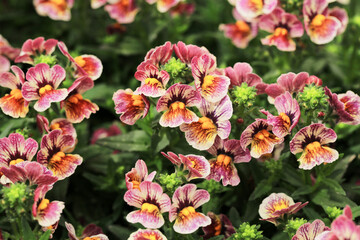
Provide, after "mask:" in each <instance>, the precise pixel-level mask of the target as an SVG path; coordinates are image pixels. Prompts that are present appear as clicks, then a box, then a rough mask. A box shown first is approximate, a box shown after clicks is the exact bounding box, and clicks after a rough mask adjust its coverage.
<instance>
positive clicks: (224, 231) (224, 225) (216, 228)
mask: <svg viewBox="0 0 360 240" xmlns="http://www.w3.org/2000/svg"><path fill="white" fill-rule="evenodd" d="M207 216H208V217H210V219H211V224H210V225H208V226H206V227H203V228H202V229H203V231H204V233H205V234H204V235H203V236H202V237H203V238H204V239H209V238H212V237H215V236H219V235H224V239H226V238H228V237H230V236H231V235H233V234H234V233H235V229H234V226H233V225H232V223H231V222H230V220H229V218H228V217H227V216H226V215H224V214H219V215H216V214H215V213H213V212H208V213H207Z"/></svg>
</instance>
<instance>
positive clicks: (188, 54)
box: [173, 41, 216, 65]
mask: <svg viewBox="0 0 360 240" xmlns="http://www.w3.org/2000/svg"><path fill="white" fill-rule="evenodd" d="M173 48H174V52H175V54H176V56H177V57H178V58H179V59H180V60H181V61H182V62H183V63H186V64H187V65H190V64H191V61H192V59H193V58H194V57H200V56H202V55H204V54H207V55H209V56H211V58H212V59H214V61H216V57H215V56H214V55H212V54H211V53H210V52H209V50H207V49H206V48H205V47H199V46H196V45H192V44H188V45H186V44H185V43H183V42H181V41H179V42H178V43H177V44H174V46H173Z"/></svg>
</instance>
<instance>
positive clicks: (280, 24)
mask: <svg viewBox="0 0 360 240" xmlns="http://www.w3.org/2000/svg"><path fill="white" fill-rule="evenodd" d="M259 27H260V29H262V30H265V31H267V32H270V33H272V34H271V35H269V36H267V37H266V38H263V39H261V43H262V44H264V45H269V46H272V45H275V46H276V47H277V48H278V49H279V50H281V51H295V49H296V44H295V42H294V40H293V39H292V38H299V37H301V36H302V35H303V34H304V28H303V26H302V23H301V22H300V21H299V20H298V19H297V17H296V15H294V14H290V13H286V12H285V11H284V10H283V9H281V8H276V9H275V10H274V11H273V12H272V13H270V14H268V15H264V16H262V17H261V18H260V20H259Z"/></svg>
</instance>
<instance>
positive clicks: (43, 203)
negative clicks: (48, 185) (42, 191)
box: [38, 198, 50, 211]
mask: <svg viewBox="0 0 360 240" xmlns="http://www.w3.org/2000/svg"><path fill="white" fill-rule="evenodd" d="M49 203H50V201H49V199H46V198H44V199H43V200H41V202H40V204H39V206H38V211H43V210H45V209H46V208H47V207H48V205H49Z"/></svg>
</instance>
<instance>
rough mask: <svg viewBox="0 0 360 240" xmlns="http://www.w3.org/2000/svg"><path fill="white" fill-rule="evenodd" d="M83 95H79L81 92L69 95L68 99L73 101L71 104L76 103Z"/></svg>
mask: <svg viewBox="0 0 360 240" xmlns="http://www.w3.org/2000/svg"><path fill="white" fill-rule="evenodd" d="M82 99H83V97H82V96H81V94H79V93H77V94H74V95H72V96H71V97H69V99H68V101H69V102H71V103H73V104H77V103H78V102H79V100H82Z"/></svg>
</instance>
